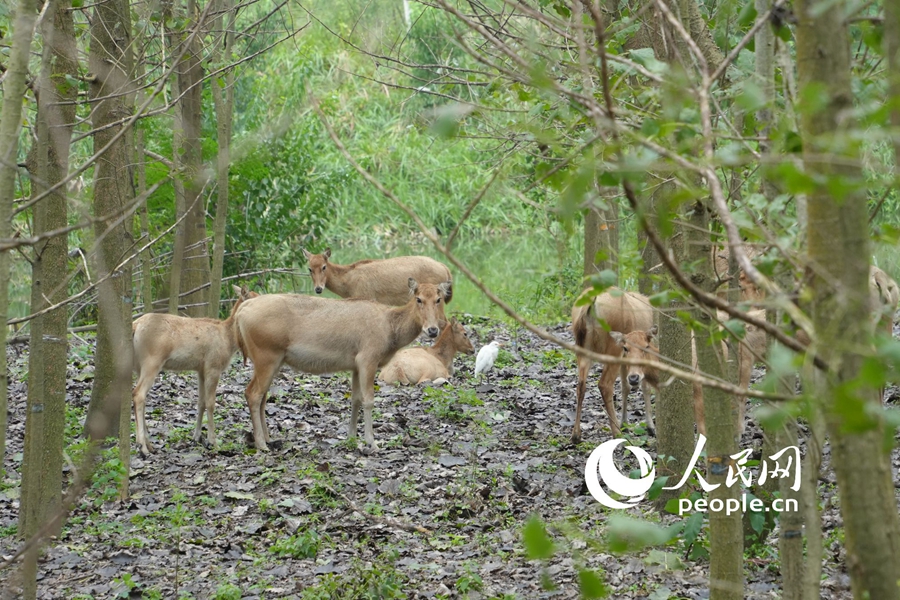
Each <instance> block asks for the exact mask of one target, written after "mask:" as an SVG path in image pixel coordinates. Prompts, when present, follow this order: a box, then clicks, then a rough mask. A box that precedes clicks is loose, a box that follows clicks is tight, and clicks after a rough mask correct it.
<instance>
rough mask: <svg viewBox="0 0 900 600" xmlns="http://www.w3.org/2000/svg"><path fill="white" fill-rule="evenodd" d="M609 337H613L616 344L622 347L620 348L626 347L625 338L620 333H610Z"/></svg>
mask: <svg viewBox="0 0 900 600" xmlns="http://www.w3.org/2000/svg"><path fill="white" fill-rule="evenodd" d="M609 337H611V338H612V339H613V340H615V342H616V343H617V344H618V345H620V346H624V345H625V336H624V335H622V334H621V333H620V332H618V331H610V332H609Z"/></svg>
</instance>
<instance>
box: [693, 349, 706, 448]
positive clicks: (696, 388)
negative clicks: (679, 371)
mask: <svg viewBox="0 0 900 600" xmlns="http://www.w3.org/2000/svg"><path fill="white" fill-rule="evenodd" d="M691 370H692V372H693V373H694V375H697V371H698V365H697V342H696V340H695V339H694V334H693V333H692V334H691ZM691 387H692V389H693V393H694V422H696V423H697V433H699V434H700V435H706V415H705V412H704V409H703V386H702V385H700V384H699V383H697V382H696V381H694V382H692V383H691Z"/></svg>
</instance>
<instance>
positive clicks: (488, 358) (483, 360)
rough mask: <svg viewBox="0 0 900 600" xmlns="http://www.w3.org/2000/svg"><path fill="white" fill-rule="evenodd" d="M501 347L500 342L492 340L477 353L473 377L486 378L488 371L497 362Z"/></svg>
mask: <svg viewBox="0 0 900 600" xmlns="http://www.w3.org/2000/svg"><path fill="white" fill-rule="evenodd" d="M502 345H503V343H502V342H498V341H497V340H494V341H493V342H491V343H490V344H488V345H487V346H484V347H483V348H482V349H481V350H479V351H478V356H476V357H475V377H479V376H480V377H482V378H483V377H486V376H487V374H488V371H490V370H491V369H492V368H493V367H494V361H495V360H497V355H498V354H499V353H500V346H502Z"/></svg>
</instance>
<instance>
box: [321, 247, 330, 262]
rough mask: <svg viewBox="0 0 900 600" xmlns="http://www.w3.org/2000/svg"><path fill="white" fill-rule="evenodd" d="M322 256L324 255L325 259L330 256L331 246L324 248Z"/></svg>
mask: <svg viewBox="0 0 900 600" xmlns="http://www.w3.org/2000/svg"><path fill="white" fill-rule="evenodd" d="M322 256H324V257H325V260H328V259H329V258H331V248H325V252H323V253H322Z"/></svg>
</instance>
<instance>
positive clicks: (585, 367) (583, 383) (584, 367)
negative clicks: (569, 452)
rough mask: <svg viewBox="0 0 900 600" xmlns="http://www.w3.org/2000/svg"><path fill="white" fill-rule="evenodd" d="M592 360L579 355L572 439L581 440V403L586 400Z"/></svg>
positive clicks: (574, 440) (576, 441)
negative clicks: (585, 393) (585, 395)
mask: <svg viewBox="0 0 900 600" xmlns="http://www.w3.org/2000/svg"><path fill="white" fill-rule="evenodd" d="M591 364H592V363H591V360H590V359H587V358H581V357H578V387H576V388H575V398H576V400H575V426H574V427H573V428H572V441H573V442H574V443H576V444H577V443H578V442H580V441H581V405H582V403H583V402H584V392H585V388H587V378H588V374H589V373H590V371H591Z"/></svg>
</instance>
